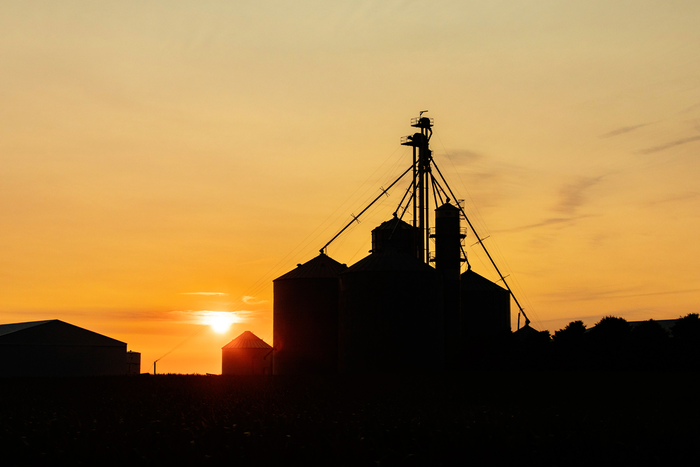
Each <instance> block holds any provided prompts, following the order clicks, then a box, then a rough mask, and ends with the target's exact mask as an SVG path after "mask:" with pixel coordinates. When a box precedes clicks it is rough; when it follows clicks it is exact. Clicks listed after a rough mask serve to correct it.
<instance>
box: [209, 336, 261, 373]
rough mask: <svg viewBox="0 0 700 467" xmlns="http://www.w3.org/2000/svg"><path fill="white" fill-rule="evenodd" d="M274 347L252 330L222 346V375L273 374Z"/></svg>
mask: <svg viewBox="0 0 700 467" xmlns="http://www.w3.org/2000/svg"><path fill="white" fill-rule="evenodd" d="M272 359H273V357H272V347H271V346H270V345H269V344H267V343H266V342H265V341H263V340H262V339H260V338H259V337H258V336H256V335H255V334H253V333H252V332H250V331H244V332H243V333H242V334H241V335H240V336H238V337H236V338H235V339H233V340H232V341H231V342H229V343H228V344H226V345H225V346H223V347H222V348H221V374H222V375H270V374H272Z"/></svg>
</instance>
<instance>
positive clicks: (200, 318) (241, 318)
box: [168, 310, 255, 324]
mask: <svg viewBox="0 0 700 467" xmlns="http://www.w3.org/2000/svg"><path fill="white" fill-rule="evenodd" d="M253 313H255V312H252V311H243V310H241V311H217V310H175V311H171V312H169V313H168V317H169V318H170V319H175V320H176V321H179V322H182V323H186V324H207V323H208V321H209V320H210V319H211V318H213V317H216V316H226V317H228V318H229V319H230V320H231V322H232V323H242V322H245V321H249V320H250V319H251V318H252V316H251V315H252V314H253Z"/></svg>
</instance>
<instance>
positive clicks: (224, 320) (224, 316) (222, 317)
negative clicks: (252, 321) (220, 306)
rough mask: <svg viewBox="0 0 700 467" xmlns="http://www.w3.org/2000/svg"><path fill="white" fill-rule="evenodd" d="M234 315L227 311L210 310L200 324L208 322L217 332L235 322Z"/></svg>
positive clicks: (221, 332)
mask: <svg viewBox="0 0 700 467" xmlns="http://www.w3.org/2000/svg"><path fill="white" fill-rule="evenodd" d="M237 321H238V319H237V318H236V315H234V314H233V313H230V312H227V311H210V312H207V315H206V316H204V317H203V318H202V324H208V325H209V326H211V328H212V329H213V330H214V332H217V333H219V334H223V333H225V332H226V331H228V330H229V328H230V327H231V324H233V323H235V322H237Z"/></svg>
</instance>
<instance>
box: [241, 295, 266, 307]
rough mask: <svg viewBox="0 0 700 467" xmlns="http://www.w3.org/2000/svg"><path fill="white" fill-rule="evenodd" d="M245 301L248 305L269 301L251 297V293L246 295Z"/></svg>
mask: <svg viewBox="0 0 700 467" xmlns="http://www.w3.org/2000/svg"><path fill="white" fill-rule="evenodd" d="M243 303H245V304H246V305H260V304H261V303H267V300H256V298H255V297H251V296H250V295H244V296H243Z"/></svg>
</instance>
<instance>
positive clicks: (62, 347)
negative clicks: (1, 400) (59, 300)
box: [0, 319, 127, 376]
mask: <svg viewBox="0 0 700 467" xmlns="http://www.w3.org/2000/svg"><path fill="white" fill-rule="evenodd" d="M126 373H127V352H126V343H124V342H121V341H118V340H116V339H112V338H111V337H107V336H103V335H102V334H98V333H96V332H92V331H88V330H87V329H83V328H81V327H78V326H74V325H72V324H68V323H66V322H63V321H60V320H58V319H53V320H47V321H32V322H27V323H14V324H3V325H0V376H97V375H124V374H126Z"/></svg>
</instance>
